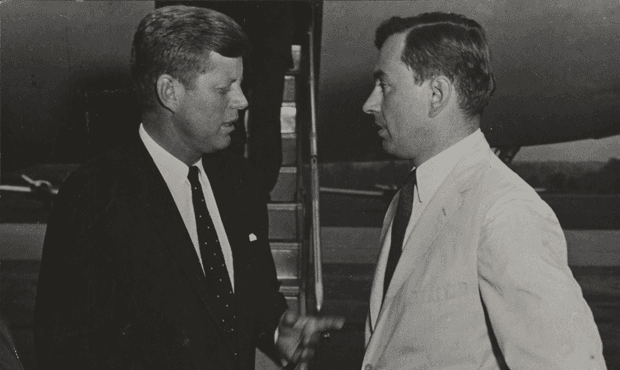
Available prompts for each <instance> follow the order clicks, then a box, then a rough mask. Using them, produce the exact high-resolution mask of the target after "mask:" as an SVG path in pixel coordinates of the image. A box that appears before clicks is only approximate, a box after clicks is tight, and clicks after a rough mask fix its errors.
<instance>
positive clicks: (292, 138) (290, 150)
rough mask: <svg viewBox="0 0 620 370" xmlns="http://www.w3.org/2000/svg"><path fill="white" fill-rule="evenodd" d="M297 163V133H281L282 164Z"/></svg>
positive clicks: (291, 164) (292, 164)
mask: <svg viewBox="0 0 620 370" xmlns="http://www.w3.org/2000/svg"><path fill="white" fill-rule="evenodd" d="M296 163H297V135H296V134H295V133H286V134H282V165H283V166H294V165H295V164H296Z"/></svg>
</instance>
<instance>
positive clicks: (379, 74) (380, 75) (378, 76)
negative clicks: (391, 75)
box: [372, 70, 386, 80]
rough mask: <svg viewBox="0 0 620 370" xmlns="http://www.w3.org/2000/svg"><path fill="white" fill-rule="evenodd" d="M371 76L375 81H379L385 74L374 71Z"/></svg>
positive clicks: (380, 71)
mask: <svg viewBox="0 0 620 370" xmlns="http://www.w3.org/2000/svg"><path fill="white" fill-rule="evenodd" d="M372 75H373V77H374V78H375V80H379V79H381V80H382V79H384V78H385V76H386V75H385V72H383V71H382V70H378V71H375V72H374V73H373V74H372Z"/></svg>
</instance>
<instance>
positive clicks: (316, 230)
mask: <svg viewBox="0 0 620 370" xmlns="http://www.w3.org/2000/svg"><path fill="white" fill-rule="evenodd" d="M315 13H316V9H315V4H314V2H313V3H312V10H311V18H310V26H309V27H308V44H309V45H308V57H309V59H310V63H309V65H310V68H309V69H310V76H309V81H308V82H309V85H310V123H311V125H310V176H311V197H312V205H311V212H312V246H313V248H312V250H313V252H314V258H313V260H314V289H315V298H316V310H317V313H320V312H321V308H322V307H323V265H322V257H321V224H320V217H319V195H320V186H319V170H318V158H317V155H318V150H317V127H316V95H315V94H316V81H315V73H314V72H315V67H314V64H315V59H314V26H315Z"/></svg>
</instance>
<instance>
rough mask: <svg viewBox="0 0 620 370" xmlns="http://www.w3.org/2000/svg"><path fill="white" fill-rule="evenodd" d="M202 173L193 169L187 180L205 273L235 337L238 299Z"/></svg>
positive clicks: (227, 328) (225, 324)
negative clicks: (210, 207) (212, 215)
mask: <svg viewBox="0 0 620 370" xmlns="http://www.w3.org/2000/svg"><path fill="white" fill-rule="evenodd" d="M198 171H199V170H198V167H196V166H192V167H190V169H189V174H188V175H187V178H188V179H189V182H190V184H191V186H192V203H193V204H194V215H195V216H196V231H197V232H198V245H199V246H200V256H201V258H202V266H203V268H204V270H205V276H206V278H207V282H208V284H209V286H210V287H211V292H210V293H212V294H213V297H212V298H213V299H214V305H215V306H216V307H217V309H218V310H219V311H220V312H219V317H220V320H221V321H220V324H221V325H222V327H223V328H224V331H225V332H226V334H227V335H229V336H232V337H234V336H235V326H236V323H235V319H236V313H235V309H236V308H235V296H234V293H233V290H232V285H231V283H230V279H229V277H228V269H226V262H225V260H224V255H223V254H222V247H221V246H220V241H219V238H218V236H217V232H216V231H215V227H214V226H213V220H211V216H210V215H209V210H208V209H207V203H206V202H205V197H204V194H203V192H202V186H201V185H200V182H199V181H198Z"/></svg>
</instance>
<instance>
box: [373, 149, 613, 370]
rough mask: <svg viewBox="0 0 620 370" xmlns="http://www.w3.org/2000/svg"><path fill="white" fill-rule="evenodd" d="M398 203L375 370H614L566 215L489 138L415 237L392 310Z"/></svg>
mask: <svg viewBox="0 0 620 370" xmlns="http://www.w3.org/2000/svg"><path fill="white" fill-rule="evenodd" d="M397 203H398V195H397V196H396V197H395V198H394V200H393V201H392V204H390V207H389V209H388V211H387V214H386V216H385V220H384V224H383V231H382V234H381V245H382V250H381V254H380V257H379V262H378V265H377V269H376V272H375V277H374V282H373V287H372V292H371V302H370V306H371V309H370V313H369V315H368V320H367V328H366V345H367V347H366V354H365V356H364V362H363V369H364V370H370V369H385V370H396V369H399V370H400V369H402V370H404V369H408V370H409V369H410V370H413V369H454V370H456V369H458V370H465V369H507V368H510V369H512V370H516V369H528V370H532V369H562V370H567V369H605V362H604V359H603V357H602V344H601V340H600V336H599V334H598V330H597V328H596V325H595V323H594V319H593V316H592V313H591V311H590V308H589V307H588V305H587V303H586V302H585V300H584V299H583V295H582V292H581V289H580V287H579V285H578V284H577V282H576V281H575V279H574V278H573V275H572V273H571V271H570V269H569V268H568V264H567V256H566V253H567V252H566V241H565V239H564V235H563V232H562V229H561V227H560V225H559V222H558V220H557V218H556V216H555V214H554V213H553V211H552V210H551V208H550V207H549V206H548V205H547V204H546V203H545V202H544V201H543V200H542V199H540V197H539V196H538V195H537V194H536V192H535V191H534V190H533V189H532V188H531V187H530V186H529V185H527V184H526V183H525V182H524V181H523V180H522V179H521V178H519V177H518V176H517V175H516V174H515V173H514V172H512V171H511V170H510V169H509V168H508V167H507V166H506V165H504V164H503V163H502V162H501V161H500V160H499V159H498V158H497V157H496V156H495V154H494V153H493V152H492V151H491V149H490V148H489V145H488V143H487V141H486V139H484V138H482V139H481V140H479V141H478V142H477V143H476V144H475V145H474V147H473V148H472V149H471V151H470V152H469V153H467V154H466V155H465V156H463V158H462V159H461V160H460V161H459V162H458V164H457V165H456V166H455V168H454V169H453V170H452V172H451V173H450V174H449V175H448V177H447V178H446V179H445V180H444V181H443V183H442V184H441V186H440V187H439V189H438V190H437V192H436V193H435V195H434V196H433V198H432V199H430V201H429V203H428V205H427V208H426V209H425V210H424V212H423V213H422V215H421V216H420V218H419V220H418V222H417V223H416V224H415V225H414V227H413V228H412V229H411V231H410V232H409V234H408V235H405V239H404V240H405V242H404V247H403V253H402V256H401V257H400V260H399V262H398V265H397V267H396V271H395V272H394V276H393V278H392V281H391V283H390V286H389V288H388V291H387V294H386V297H385V301H384V302H383V304H381V299H382V290H383V278H384V275H385V266H386V263H387V256H388V252H389V248H390V241H391V240H390V239H391V237H390V236H391V228H392V219H393V217H394V213H395V208H396V204H397ZM495 338H496V339H495Z"/></svg>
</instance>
